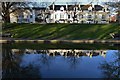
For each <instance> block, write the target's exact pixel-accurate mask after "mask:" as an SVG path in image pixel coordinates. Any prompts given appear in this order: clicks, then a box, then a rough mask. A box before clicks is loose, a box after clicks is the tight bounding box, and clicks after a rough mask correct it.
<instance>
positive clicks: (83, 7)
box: [49, 4, 103, 11]
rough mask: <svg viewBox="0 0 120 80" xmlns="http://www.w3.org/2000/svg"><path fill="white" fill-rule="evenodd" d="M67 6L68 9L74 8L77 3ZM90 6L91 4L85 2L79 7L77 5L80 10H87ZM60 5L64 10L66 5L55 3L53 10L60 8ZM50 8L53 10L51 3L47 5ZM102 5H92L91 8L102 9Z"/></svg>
mask: <svg viewBox="0 0 120 80" xmlns="http://www.w3.org/2000/svg"><path fill="white" fill-rule="evenodd" d="M67 6H68V10H74V7H76V6H77V7H78V6H79V5H67ZM90 6H92V5H91V4H87V5H80V8H79V7H78V9H79V10H80V9H81V10H88V8H89V7H90ZM60 7H64V10H66V5H55V7H54V10H60ZM49 8H50V10H53V5H50V6H49ZM102 9H103V7H102V6H101V5H94V8H93V10H96V11H99V10H102Z"/></svg>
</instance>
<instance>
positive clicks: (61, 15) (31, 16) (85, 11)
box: [10, 3, 110, 23]
mask: <svg viewBox="0 0 120 80" xmlns="http://www.w3.org/2000/svg"><path fill="white" fill-rule="evenodd" d="M10 21H11V23H36V22H40V23H109V21H110V10H109V9H108V6H102V5H92V4H87V5H80V4H73V5H68V4H65V5H55V4H54V3H53V4H52V5H50V6H48V7H25V8H19V9H18V10H17V11H15V12H14V13H11V14H10Z"/></svg>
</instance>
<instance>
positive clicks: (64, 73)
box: [20, 50, 116, 78]
mask: <svg viewBox="0 0 120 80" xmlns="http://www.w3.org/2000/svg"><path fill="white" fill-rule="evenodd" d="M114 52H116V51H114V50H108V51H107V55H106V57H105V58H104V57H102V56H95V57H92V58H90V57H87V56H82V57H80V58H77V60H78V63H76V67H75V69H72V67H71V66H75V65H71V64H72V61H70V60H68V59H69V58H65V57H63V56H55V57H53V58H52V57H51V58H49V56H46V59H48V65H45V64H43V63H42V61H41V59H42V57H41V54H24V55H23V57H22V62H21V64H20V65H21V67H28V66H29V65H30V64H31V65H33V66H34V67H38V68H39V71H40V74H41V76H42V77H47V78H50V77H61V78H62V77H63V78H65V77H66V78H67V77H69V78H74V77H75V78H77V77H79V78H101V77H102V73H101V71H100V69H99V68H98V66H100V63H102V62H103V61H105V60H106V61H113V59H114V58H113V54H114ZM49 62H50V63H49Z"/></svg>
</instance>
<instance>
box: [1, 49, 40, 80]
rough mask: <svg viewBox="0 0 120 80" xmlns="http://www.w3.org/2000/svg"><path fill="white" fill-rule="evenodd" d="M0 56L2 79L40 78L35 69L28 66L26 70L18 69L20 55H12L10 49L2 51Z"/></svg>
mask: <svg viewBox="0 0 120 80" xmlns="http://www.w3.org/2000/svg"><path fill="white" fill-rule="evenodd" d="M2 51H3V54H2V79H3V80H6V78H9V79H10V78H11V79H13V78H40V75H38V70H37V68H34V67H33V66H29V67H27V68H23V67H20V65H19V64H20V62H21V61H20V59H19V58H20V57H21V54H17V53H16V54H17V56H19V58H18V57H17V56H16V54H13V52H12V51H11V49H3V50H2Z"/></svg>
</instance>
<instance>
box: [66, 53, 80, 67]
mask: <svg viewBox="0 0 120 80" xmlns="http://www.w3.org/2000/svg"><path fill="white" fill-rule="evenodd" d="M66 59H67V62H68V63H70V66H71V68H72V69H75V68H76V67H77V65H78V64H79V60H80V59H79V58H77V56H75V53H74V52H73V53H71V54H70V55H69V56H68V57H67V58H66Z"/></svg>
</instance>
